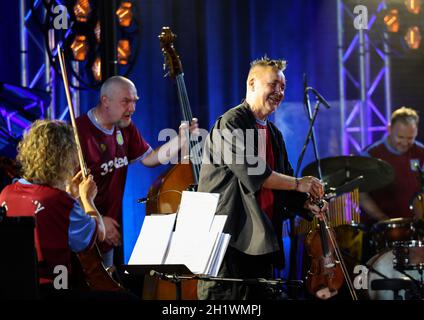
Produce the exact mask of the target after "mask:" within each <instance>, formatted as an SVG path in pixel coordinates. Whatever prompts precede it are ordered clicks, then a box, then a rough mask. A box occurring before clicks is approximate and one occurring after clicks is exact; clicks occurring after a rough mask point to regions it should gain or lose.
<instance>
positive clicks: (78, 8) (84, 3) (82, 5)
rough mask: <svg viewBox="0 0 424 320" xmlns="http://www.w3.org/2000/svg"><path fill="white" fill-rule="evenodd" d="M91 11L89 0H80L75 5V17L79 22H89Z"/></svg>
mask: <svg viewBox="0 0 424 320" xmlns="http://www.w3.org/2000/svg"><path fill="white" fill-rule="evenodd" d="M90 13H91V6H90V1H89V0H78V1H77V3H76V4H75V6H74V14H75V18H76V19H77V21H78V22H87V20H88V17H89V16H90Z"/></svg>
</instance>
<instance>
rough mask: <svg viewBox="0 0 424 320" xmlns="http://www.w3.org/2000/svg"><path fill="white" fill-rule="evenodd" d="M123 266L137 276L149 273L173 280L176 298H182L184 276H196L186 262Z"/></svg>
mask: <svg viewBox="0 0 424 320" xmlns="http://www.w3.org/2000/svg"><path fill="white" fill-rule="evenodd" d="M122 267H123V269H124V271H126V272H128V273H129V274H132V275H135V276H145V275H146V274H148V275H151V276H157V277H159V278H160V279H162V280H166V281H170V282H172V283H173V284H174V285H175V297H176V300H181V280H183V279H182V277H184V278H192V277H194V274H193V273H192V272H191V271H190V270H189V269H188V268H187V266H186V265H185V264H125V265H123V266H122Z"/></svg>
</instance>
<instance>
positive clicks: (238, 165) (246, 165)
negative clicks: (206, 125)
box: [212, 120, 272, 193]
mask: <svg viewBox="0 0 424 320" xmlns="http://www.w3.org/2000/svg"><path fill="white" fill-rule="evenodd" d="M254 132H255V130H254V129H243V126H240V125H239V124H238V123H236V122H235V121H225V120H223V121H222V123H221V126H220V128H219V129H216V130H213V131H212V140H213V143H214V145H215V146H216V145H222V148H220V151H221V152H222V157H223V161H224V163H225V165H226V166H227V167H228V168H229V169H230V170H231V171H232V172H233V173H234V175H235V176H237V178H238V179H239V180H240V181H241V183H242V184H243V185H244V186H245V187H246V188H247V189H248V190H249V192H252V193H254V192H256V191H258V190H259V189H260V188H261V186H262V184H263V183H264V182H265V180H266V179H267V178H268V177H269V176H270V175H271V173H272V169H271V168H270V167H269V166H268V165H267V163H266V162H265V161H264V160H263V159H262V158H261V157H259V156H258V149H257V145H256V143H254Z"/></svg>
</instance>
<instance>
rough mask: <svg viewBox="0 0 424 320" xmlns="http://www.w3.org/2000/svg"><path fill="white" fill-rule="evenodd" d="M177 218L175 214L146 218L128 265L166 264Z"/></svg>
mask: <svg viewBox="0 0 424 320" xmlns="http://www.w3.org/2000/svg"><path fill="white" fill-rule="evenodd" d="M175 218H176V214H175V213H173V214H167V215H151V216H146V217H145V218H144V222H143V226H142V228H141V231H140V234H139V236H138V239H137V242H136V244H135V246H134V249H133V252H132V254H131V257H130V261H129V262H128V264H162V263H164V257H165V253H166V250H167V248H168V244H169V241H170V238H171V234H172V230H173V228H174V224H175Z"/></svg>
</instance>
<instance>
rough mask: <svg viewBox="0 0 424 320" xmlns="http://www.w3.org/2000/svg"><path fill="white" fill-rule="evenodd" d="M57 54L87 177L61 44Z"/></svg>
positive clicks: (84, 175)
mask: <svg viewBox="0 0 424 320" xmlns="http://www.w3.org/2000/svg"><path fill="white" fill-rule="evenodd" d="M57 56H58V58H59V64H60V70H61V71H62V79H63V86H64V87H65V93H66V100H67V101H68V108H69V115H70V117H71V123H72V128H73V129H74V137H75V143H76V145H77V151H78V160H79V164H80V167H81V173H82V176H83V178H84V179H85V178H86V177H87V176H88V170H87V166H86V164H85V161H84V155H83V153H82V148H81V143H80V140H79V136H78V129H77V124H76V121H75V113H74V105H73V103H72V98H71V91H70V90H69V82H68V75H67V73H66V65H65V55H64V53H63V51H62V49H61V48H60V45H59V44H58V45H57Z"/></svg>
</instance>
